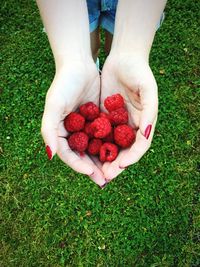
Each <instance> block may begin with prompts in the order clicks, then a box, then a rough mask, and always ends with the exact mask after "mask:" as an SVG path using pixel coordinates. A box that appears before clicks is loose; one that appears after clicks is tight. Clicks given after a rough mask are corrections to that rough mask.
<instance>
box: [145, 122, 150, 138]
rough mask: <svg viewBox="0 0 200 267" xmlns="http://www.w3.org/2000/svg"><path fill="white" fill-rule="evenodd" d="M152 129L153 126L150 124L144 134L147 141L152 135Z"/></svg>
mask: <svg viewBox="0 0 200 267" xmlns="http://www.w3.org/2000/svg"><path fill="white" fill-rule="evenodd" d="M151 128H152V125H151V124H149V125H148V126H147V128H146V130H145V132H144V136H145V138H146V139H148V138H149V135H150V133H151Z"/></svg>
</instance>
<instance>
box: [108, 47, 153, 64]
mask: <svg viewBox="0 0 200 267" xmlns="http://www.w3.org/2000/svg"><path fill="white" fill-rule="evenodd" d="M109 58H112V59H117V61H118V62H122V61H130V60H131V61H135V62H141V63H144V64H149V54H148V53H145V52H144V51H142V50H134V49H132V50H127V49H123V48H121V47H115V48H113V49H111V51H110V54H109Z"/></svg>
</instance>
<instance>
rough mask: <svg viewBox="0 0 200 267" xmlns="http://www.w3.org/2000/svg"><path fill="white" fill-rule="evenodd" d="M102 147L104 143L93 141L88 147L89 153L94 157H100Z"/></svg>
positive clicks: (97, 140) (98, 140) (95, 139)
mask: <svg viewBox="0 0 200 267" xmlns="http://www.w3.org/2000/svg"><path fill="white" fill-rule="evenodd" d="M101 146H102V141H101V140H100V139H97V138H94V139H92V140H91V141H90V142H89V145H88V153H89V154H90V155H93V156H96V155H98V154H99V151H100V148H101Z"/></svg>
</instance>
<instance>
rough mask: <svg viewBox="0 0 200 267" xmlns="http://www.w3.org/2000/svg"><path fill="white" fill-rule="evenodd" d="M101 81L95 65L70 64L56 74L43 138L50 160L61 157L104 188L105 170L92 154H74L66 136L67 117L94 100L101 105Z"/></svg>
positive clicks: (84, 63)
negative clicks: (65, 121) (103, 170)
mask: <svg viewBox="0 0 200 267" xmlns="http://www.w3.org/2000/svg"><path fill="white" fill-rule="evenodd" d="M99 94H100V78H99V73H98V71H97V69H96V65H95V64H94V62H93V61H92V59H91V61H90V60H89V62H82V61H71V62H70V60H69V61H68V63H67V64H65V65H64V66H62V67H61V68H59V70H57V71H56V74H55V77H54V80H53V82H52V84H51V86H50V88H49V90H48V92H47V95H46V102H45V109H44V114H43V118H42V128H41V132H42V136H43V139H44V142H45V144H46V151H47V154H48V157H49V159H52V158H53V156H54V155H55V154H56V153H57V155H58V156H59V158H60V159H61V160H62V161H63V162H64V163H66V164H67V165H68V166H70V167H71V168H72V169H74V170H75V171H77V172H80V173H83V174H86V175H88V176H90V177H91V179H92V180H93V181H94V182H95V183H96V184H98V185H99V186H100V187H101V186H103V185H104V184H105V182H106V181H105V178H104V176H103V173H102V171H101V167H100V166H98V167H97V165H98V164H97V165H96V163H95V162H94V161H93V159H92V158H90V157H89V156H88V155H86V154H85V155H84V156H80V155H79V154H78V153H76V152H74V151H72V150H71V149H70V147H69V145H68V142H67V139H66V137H67V136H68V132H67V131H66V129H65V128H64V124H63V121H64V118H65V117H66V115H68V114H69V113H70V112H72V111H75V110H76V109H77V108H78V107H79V106H80V105H81V104H84V103H86V102H89V101H92V102H94V103H95V104H97V105H99Z"/></svg>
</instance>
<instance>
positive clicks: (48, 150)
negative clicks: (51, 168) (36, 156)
mask: <svg viewBox="0 0 200 267" xmlns="http://www.w3.org/2000/svg"><path fill="white" fill-rule="evenodd" d="M46 153H47V156H48V159H49V160H51V159H52V151H51V148H50V146H46Z"/></svg>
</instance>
